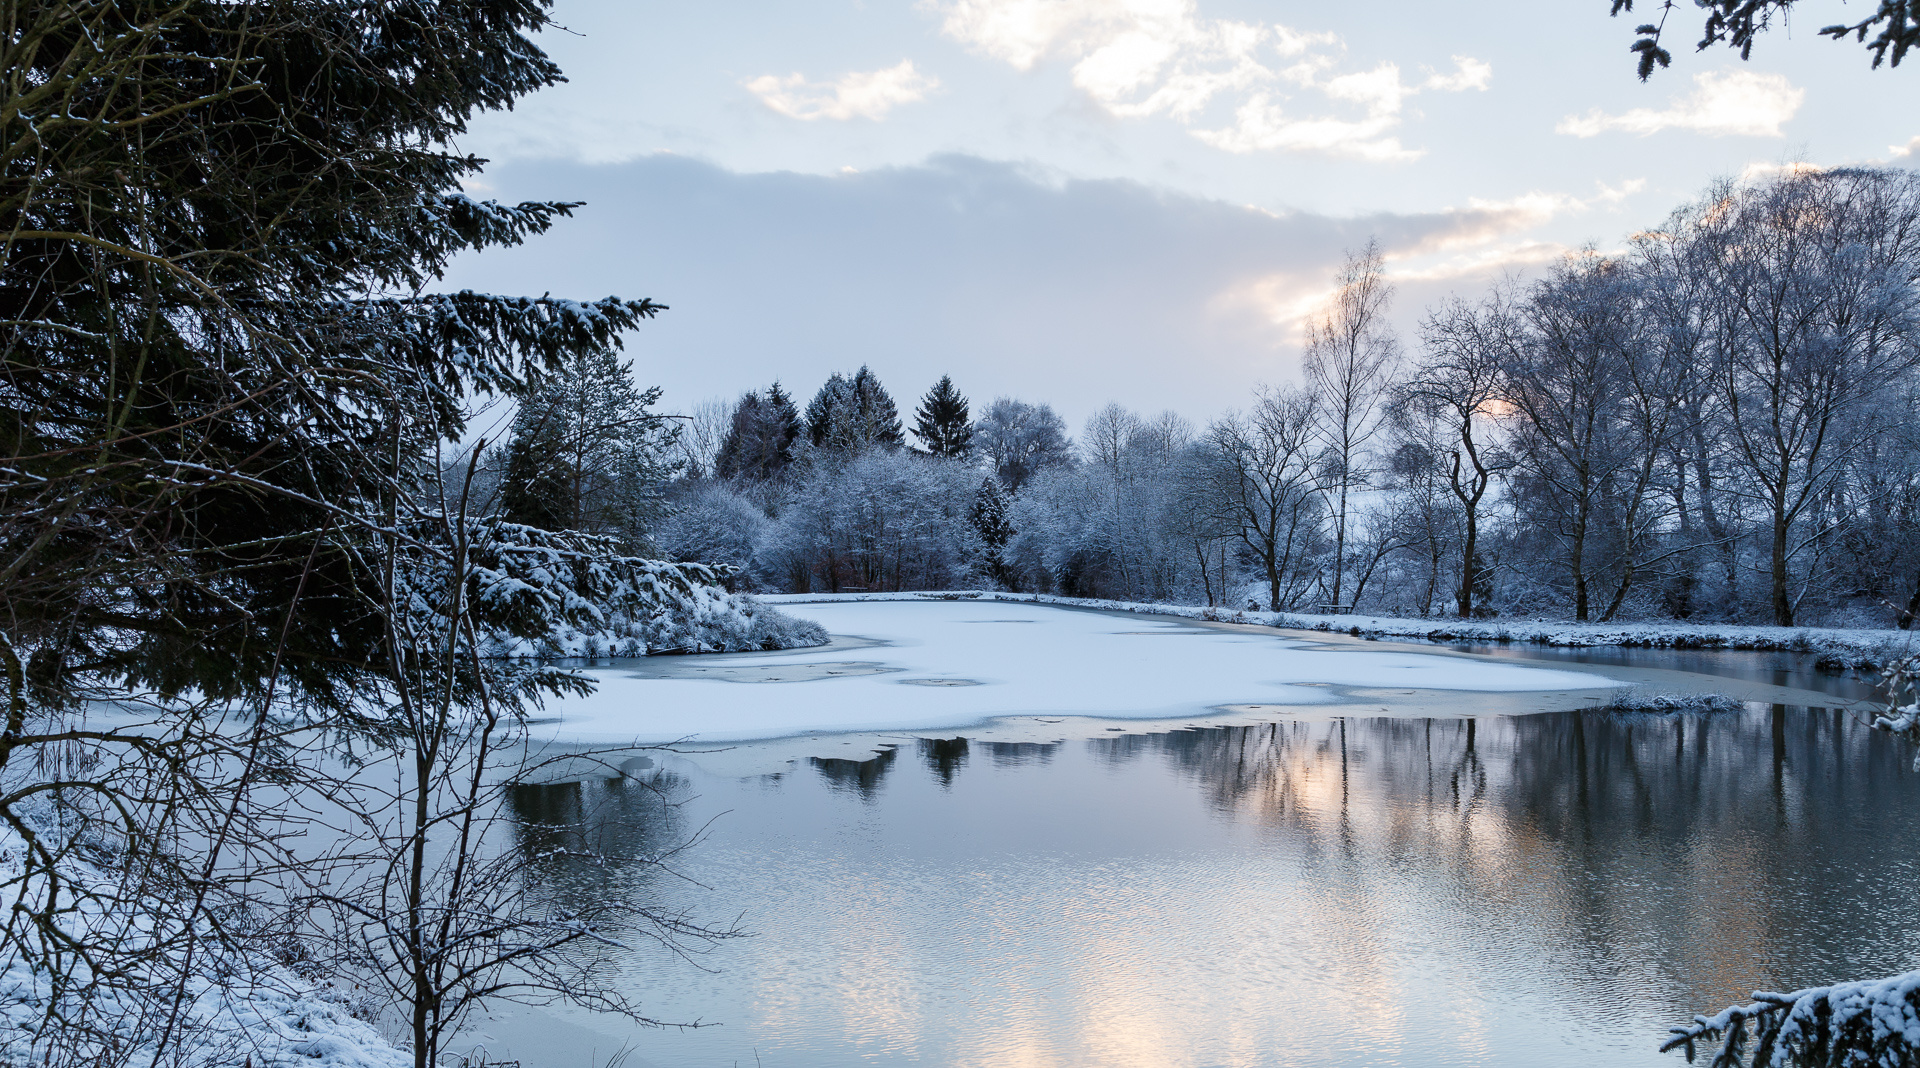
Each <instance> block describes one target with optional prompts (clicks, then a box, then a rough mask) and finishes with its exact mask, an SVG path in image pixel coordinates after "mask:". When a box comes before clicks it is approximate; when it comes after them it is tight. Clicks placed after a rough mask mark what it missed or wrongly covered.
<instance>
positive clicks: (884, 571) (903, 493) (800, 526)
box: [760, 449, 980, 592]
mask: <svg viewBox="0 0 1920 1068" xmlns="http://www.w3.org/2000/svg"><path fill="white" fill-rule="evenodd" d="M978 478H979V472H978V471H976V470H974V469H972V468H969V467H967V466H966V465H964V464H960V463H956V462H954V461H951V460H942V459H938V458H935V457H930V456H922V455H919V454H917V453H914V452H912V451H910V450H906V449H868V450H865V451H863V452H858V453H851V454H841V455H837V456H827V457H824V458H821V459H820V460H818V461H817V462H816V463H815V464H813V466H812V468H811V470H810V471H809V472H808V473H807V476H806V478H805V479H804V480H802V481H801V482H800V483H799V484H798V485H796V486H795V487H794V488H793V491H792V493H791V495H790V497H789V498H788V499H787V501H786V503H785V504H784V506H783V508H782V510H781V512H780V517H779V520H778V522H777V523H776V524H775V525H774V527H773V528H772V529H771V530H769V531H768V533H767V536H766V538H765V540H764V542H763V543H762V546H761V549H760V556H761V559H762V560H763V567H765V568H766V569H767V570H768V571H769V572H771V573H773V574H776V575H778V576H779V577H780V578H781V579H782V580H783V582H784V583H785V584H786V585H787V586H788V587H789V588H791V589H795V590H801V591H805V590H827V591H834V592H837V591H840V590H847V589H858V590H903V589H906V590H911V589H945V588H951V587H954V586H958V585H964V584H966V583H967V582H968V581H969V580H970V579H971V578H972V577H973V576H974V574H975V562H976V561H977V560H978V559H979V555H980V551H979V541H978V539H977V537H976V536H975V534H974V531H973V527H972V525H971V524H970V523H969V522H968V521H967V512H968V508H969V506H970V505H971V504H972V501H973V497H974V494H975V492H976V490H977V486H978V483H977V479H978Z"/></svg>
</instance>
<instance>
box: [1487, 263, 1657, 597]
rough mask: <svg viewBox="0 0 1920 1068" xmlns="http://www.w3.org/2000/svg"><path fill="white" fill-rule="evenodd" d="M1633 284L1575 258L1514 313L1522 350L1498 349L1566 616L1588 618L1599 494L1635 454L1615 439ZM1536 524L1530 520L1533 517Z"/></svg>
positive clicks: (1614, 268)
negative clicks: (1556, 560)
mask: <svg viewBox="0 0 1920 1068" xmlns="http://www.w3.org/2000/svg"><path fill="white" fill-rule="evenodd" d="M1632 301H1633V287H1632V283H1631V278H1630V276H1629V272H1628V271H1626V269H1625V268H1624V267H1623V266H1622V265H1621V264H1620V263H1618V262H1616V261H1613V260H1610V259H1607V258H1604V257H1601V256H1597V255H1594V254H1592V253H1591V252H1587V253H1582V254H1579V255H1576V256H1573V257H1570V258H1568V259H1566V260H1563V261H1561V263H1559V264H1557V265H1556V266H1555V268H1554V270H1553V272H1552V273H1551V274H1550V275H1549V276H1548V277H1547V278H1545V279H1542V280H1541V281H1540V282H1539V283H1537V284H1536V285H1534V287H1533V288H1532V290H1531V292H1530V293H1529V294H1528V297H1527V299H1526V301H1525V302H1524V303H1522V304H1521V305H1520V306H1519V309H1518V310H1519V313H1520V316H1521V319H1522V321H1523V323H1524V326H1525V331H1524V335H1523V337H1522V340H1521V343H1520V344H1516V345H1512V346H1508V347H1506V348H1505V349H1504V350H1503V351H1502V355H1503V356H1504V357H1505V360H1504V364H1505V366H1504V367H1503V368H1502V372H1503V374H1502V378H1503V387H1504V388H1503V391H1502V397H1501V399H1502V401H1504V402H1505V403H1506V404H1507V405H1509V406H1510V407H1511V409H1512V411H1513V413H1514V419H1515V422H1516V424H1517V429H1516V433H1515V435H1514V439H1513V440H1514V448H1515V451H1516V453H1517V454H1518V459H1519V461H1520V462H1519V464H1518V467H1519V468H1520V471H1521V473H1522V475H1523V476H1524V477H1525V479H1526V481H1527V484H1528V485H1527V487H1526V488H1528V489H1530V490H1531V491H1532V493H1533V495H1534V500H1535V504H1536V517H1538V513H1541V512H1544V513H1545V515H1546V517H1547V518H1548V520H1549V522H1548V524H1547V525H1546V529H1547V531H1548V532H1549V534H1550V536H1551V537H1552V539H1553V540H1554V541H1555V542H1556V543H1557V544H1558V546H1559V548H1560V555H1561V561H1562V564H1563V566H1564V567H1565V568H1566V572H1567V578H1568V581H1569V584H1570V585H1571V587H1572V596H1573V614H1574V618H1575V619H1578V620H1581V621H1585V620H1587V619H1588V618H1590V614H1591V612H1592V585H1593V581H1594V578H1595V576H1596V573H1597V572H1598V571H1599V570H1600V567H1599V563H1598V561H1597V560H1596V554H1595V552H1594V549H1595V542H1596V539H1597V535H1598V534H1599V532H1600V530H1601V527H1602V522H1603V515H1602V513H1603V512H1604V510H1605V509H1606V507H1607V504H1608V502H1607V497H1608V495H1609V494H1610V493H1611V492H1612V491H1613V489H1614V486H1615V483H1616V480H1617V479H1618V477H1619V475H1620V474H1621V472H1622V471H1623V470H1625V469H1627V468H1630V467H1631V466H1632V464H1633V463H1634V460H1635V457H1636V455H1637V453H1636V452H1635V449H1634V444H1633V443H1632V442H1631V441H1630V440H1628V435H1627V434H1625V433H1623V432H1622V423H1623V418H1622V415H1623V413H1622V410H1621V409H1622V405H1623V395H1624V394H1625V392H1626V379H1627V375H1626V366H1627V363H1628V352H1629V350H1631V349H1632V348H1633V347H1634V345H1635V344H1636V343H1637V341H1636V339H1635V338H1634V336H1633V328H1634V318H1633V314H1632V312H1633V307H1632ZM1536 521H1537V519H1536Z"/></svg>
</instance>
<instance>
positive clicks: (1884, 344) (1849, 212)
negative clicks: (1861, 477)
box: [1706, 170, 1920, 626]
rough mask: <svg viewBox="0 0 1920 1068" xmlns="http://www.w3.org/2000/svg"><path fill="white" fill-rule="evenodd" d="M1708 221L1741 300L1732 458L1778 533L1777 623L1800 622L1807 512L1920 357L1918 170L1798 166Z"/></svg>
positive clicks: (1727, 297) (1726, 388) (1774, 537)
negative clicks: (1795, 570)
mask: <svg viewBox="0 0 1920 1068" xmlns="http://www.w3.org/2000/svg"><path fill="white" fill-rule="evenodd" d="M1717 199H1718V200H1719V201H1721V206H1720V208H1719V210H1718V211H1717V212H1716V213H1715V214H1714V215H1712V216H1711V217H1710V218H1709V219H1707V220H1706V224H1707V225H1725V226H1728V227H1729V228H1730V229H1731V233H1730V234H1729V240H1727V241H1725V242H1724V243H1723V244H1722V245H1721V248H1722V249H1723V250H1724V251H1723V255H1722V258H1721V261H1720V271H1719V274H1718V281H1719V285H1720V289H1721V300H1722V301H1723V302H1724V304H1725V306H1726V307H1727V308H1728V309H1729V313H1728V315H1727V317H1726V319H1725V320H1724V327H1723V329H1724V334H1723V336H1722V337H1721V338H1719V339H1718V341H1719V346H1718V356H1719V358H1718V359H1717V360H1716V361H1715V363H1714V367H1713V374H1714V378H1715V384H1716V386H1717V387H1718V391H1719V394H1720V401H1721V403H1722V404H1723V405H1724V406H1725V410H1726V415H1727V430H1728V435H1727V437H1728V442H1729V444H1730V445H1731V454H1732V460H1733V463H1734V464H1735V465H1736V467H1737V468H1738V470H1739V472H1740V474H1741V475H1742V476H1743V480H1742V481H1743V482H1744V485H1743V486H1742V487H1741V489H1740V492H1742V493H1745V494H1748V495H1750V496H1751V497H1752V498H1753V499H1754V500H1755V501H1756V503H1757V504H1758V505H1759V507H1760V508H1761V510H1762V513H1763V514H1764V516H1765V517H1766V521H1767V524H1768V527H1769V529H1768V530H1767V532H1766V538H1767V542H1768V546H1769V552H1768V575H1769V580H1770V581H1769V586H1770V594H1771V597H1770V599H1771V602H1772V614H1773V619H1774V622H1775V623H1776V624H1779V625H1781V626H1792V625H1793V622H1794V597H1793V595H1792V585H1793V582H1792V574H1791V569H1792V567H1793V565H1794V562H1795V560H1796V558H1797V557H1798V556H1800V554H1801V553H1802V552H1803V551H1804V550H1806V549H1807V548H1809V547H1810V546H1812V545H1813V544H1815V542H1816V540H1817V538H1818V537H1819V535H1820V533H1821V532H1820V531H1819V530H1818V528H1817V526H1816V527H1815V528H1813V529H1807V524H1806V523H1805V522H1804V520H1806V518H1807V517H1808V514H1809V511H1810V509H1812V508H1813V507H1814V505H1815V503H1816V502H1817V500H1818V499H1819V498H1820V496H1821V494H1822V493H1824V492H1825V491H1826V490H1827V489H1828V488H1829V486H1830V484H1831V483H1832V482H1833V480H1834V479H1836V478H1838V477H1839V476H1840V475H1841V473H1842V472H1843V471H1844V470H1845V467H1846V465H1847V463H1848V462H1849V460H1850V459H1851V458H1852V457H1853V456H1854V455H1855V454H1856V453H1857V452H1858V450H1859V449H1860V448H1861V447H1862V445H1863V444H1864V443H1865V442H1867V441H1868V440H1870V439H1871V438H1872V436H1873V435H1874V434H1876V433H1877V432H1878V428H1877V426H1876V425H1875V422H1874V417H1875V413H1876V411H1877V410H1878V409H1876V408H1875V407H1874V406H1873V405H1870V404H1868V403H1867V401H1869V400H1870V399H1871V398H1872V397H1873V396H1874V395H1875V394H1876V393H1878V392H1879V391H1881V390H1884V389H1886V388H1888V386H1889V385H1891V384H1892V383H1893V382H1894V381H1895V380H1896V379H1897V378H1898V377H1899V376H1900V375H1902V374H1904V373H1906V372H1909V371H1911V370H1912V369H1913V368H1914V367H1915V365H1916V362H1920V290H1917V289H1916V284H1915V283H1916V276H1917V274H1920V180H1916V178H1915V177H1914V176H1913V175H1912V174H1911V173H1909V172H1904V171H1900V172H1896V171H1866V170H1839V171H1824V172H1817V173H1814V172H1809V173H1796V174H1790V175H1787V176H1784V177H1781V178H1779V179H1776V180H1774V181H1772V182H1769V183H1767V184H1765V185H1761V186H1757V187H1751V188H1745V189H1725V190H1723V191H1722V193H1721V195H1720V196H1719V197H1718V198H1717Z"/></svg>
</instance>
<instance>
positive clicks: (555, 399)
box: [501, 349, 674, 545]
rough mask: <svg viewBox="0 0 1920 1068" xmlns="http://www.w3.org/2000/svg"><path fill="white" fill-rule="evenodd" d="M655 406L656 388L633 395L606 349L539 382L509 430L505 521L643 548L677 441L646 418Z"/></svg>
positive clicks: (629, 375) (629, 379)
mask: <svg viewBox="0 0 1920 1068" xmlns="http://www.w3.org/2000/svg"><path fill="white" fill-rule="evenodd" d="M659 398H660V390H659V389H658V388H657V387H656V388H653V389H649V390H646V391H644V392H643V391H641V390H639V389H636V388H635V387H634V384H633V365H632V364H631V363H621V362H620V361H619V360H618V359H616V358H615V356H614V354H613V353H612V351H611V350H606V349H601V350H598V351H595V352H588V353H583V354H581V355H580V356H577V357H575V358H574V359H572V360H571V361H569V363H568V365H567V367H566V368H565V369H564V370H562V371H561V372H559V373H557V374H551V375H546V376H543V377H542V379H541V382H540V385H539V387H538V388H537V389H536V390H535V391H534V393H533V394H532V395H531V396H530V397H528V398H527V399H526V400H525V401H523V402H522V403H521V406H520V411H519V414H518V415H517V416H516V417H515V418H514V421H513V443H512V445H511V446H510V447H509V451H508V459H507V478H506V483H505V485H504V486H502V487H501V507H502V511H503V512H504V513H505V515H506V517H507V518H509V519H511V520H513V521H514V522H516V523H525V524H527V525H528V526H536V527H541V528H543V529H546V530H577V531H582V532H587V533H596V534H611V535H614V536H615V537H617V538H619V539H620V540H621V541H623V542H624V543H626V544H628V545H637V544H641V543H642V541H643V539H644V536H645V531H644V526H645V524H646V523H647V522H648V520H650V519H651V518H653V514H654V513H655V512H657V502H658V500H659V486H660V483H661V482H662V481H664V479H665V478H666V477H667V475H668V474H669V473H670V468H669V465H668V463H667V461H666V458H665V457H666V453H667V450H668V448H669V447H670V446H671V444H672V440H673V434H674V432H673V430H672V429H670V428H669V426H668V424H667V421H666V420H665V419H663V418H662V417H661V416H659V415H656V414H654V413H653V412H651V411H648V409H649V408H650V407H652V405H653V403H654V402H655V401H657V400H659Z"/></svg>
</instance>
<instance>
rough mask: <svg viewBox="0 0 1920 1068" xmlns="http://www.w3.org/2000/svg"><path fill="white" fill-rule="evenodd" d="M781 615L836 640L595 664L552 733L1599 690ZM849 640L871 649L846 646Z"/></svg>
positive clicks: (958, 606) (1024, 607) (762, 733)
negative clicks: (1363, 692)
mask: <svg viewBox="0 0 1920 1068" xmlns="http://www.w3.org/2000/svg"><path fill="white" fill-rule="evenodd" d="M918 600H919V603H913V604H902V603H872V601H870V600H848V601H838V602H835V603H828V604H820V603H798V602H797V601H789V602H788V603H786V604H785V605H784V607H786V609H787V610H788V611H789V612H791V613H792V614H794V615H796V616H799V617H801V618H805V619H812V620H814V621H815V622H818V623H819V624H821V625H822V626H824V627H826V628H827V630H829V631H830V632H832V633H833V634H834V635H836V636H841V638H840V640H836V641H835V642H834V643H833V644H832V645H830V646H828V647H826V648H821V649H809V650H805V651H789V652H779V653H758V654H746V655H738V656H725V655H722V656H703V657H699V658H697V662H693V661H678V662H676V663H674V664H672V665H671V666H670V667H660V666H655V665H654V664H651V663H649V664H645V665H641V666H639V667H636V666H634V665H630V664H616V665H614V666H601V667H590V668H587V669H586V670H585V673H586V674H588V675H590V676H592V677H593V679H594V680H595V682H596V683H597V684H598V687H599V689H598V690H597V692H595V693H594V694H592V695H590V696H587V697H581V698H570V699H567V700H564V701H556V702H552V703H550V704H549V705H548V708H547V711H548V714H549V715H551V716H554V717H556V718H555V719H553V720H549V721H548V722H547V723H546V725H545V726H544V728H543V729H544V730H545V731H550V732H551V733H550V734H549V735H548V737H550V738H553V739H556V740H565V741H581V742H592V743H614V744H620V743H626V742H638V743H643V744H645V743H661V742H671V741H676V740H681V739H691V740H696V741H701V742H718V741H743V740H748V739H758V738H779V737H789V736H793V735H796V734H801V733H805V732H839V731H876V730H900V731H914V730H934V729H945V728H957V727H965V726H971V725H974V724H978V723H980V722H982V721H983V720H987V719H992V718H996V717H1002V716H1018V715H1065V716H1095V717H1103V718H1108V719H1161V718H1168V717H1174V716H1181V715H1195V714H1202V715H1204V714H1207V713H1208V711H1209V710H1212V709H1217V708H1220V707H1221V706H1225V705H1235V704H1239V705H1245V704H1268V705H1314V704H1322V703H1326V702H1328V701H1330V700H1332V699H1333V695H1332V694H1330V693H1329V692H1328V691H1327V690H1326V689H1325V687H1328V686H1336V687H1356V688H1379V687H1392V688H1395V689H1400V690H1456V691H1482V692H1487V691H1493V692H1531V691H1559V690H1572V689H1586V690H1591V689H1605V688H1610V687H1614V686H1617V685H1619V683H1618V682H1616V681H1615V680H1613V679H1609V678H1604V677H1600V676H1597V675H1594V674H1591V673H1587V672H1573V671H1558V670H1549V669H1543V668H1532V667H1520V666H1514V665H1510V664H1498V663H1489V662H1486V661H1484V660H1479V659H1475V658H1470V657H1462V656H1448V655H1441V654H1429V653H1415V652H1401V651H1384V650H1383V651H1378V652H1375V651H1371V650H1366V651H1350V650H1334V649H1323V648H1313V647H1312V643H1309V642H1301V641H1297V640H1288V639H1286V638H1283V637H1281V636H1279V635H1267V634H1257V633H1247V632H1236V631H1226V630H1210V629H1204V628H1199V627H1193V626H1189V625H1187V624H1183V623H1176V622H1170V621H1165V620H1147V619H1130V618H1127V617H1126V616H1121V615H1114V614H1109V613H1099V612H1073V611H1065V610H1062V609H1061V608H1057V607H1053V606H1050V605H1043V604H1031V603H1029V604H1021V603H1012V602H1001V601H995V600H987V599H983V600H969V599H957V600H931V601H929V600H927V599H925V598H920V599H918ZM847 637H852V638H857V639H866V641H865V642H858V641H848V640H845V638H847Z"/></svg>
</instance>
